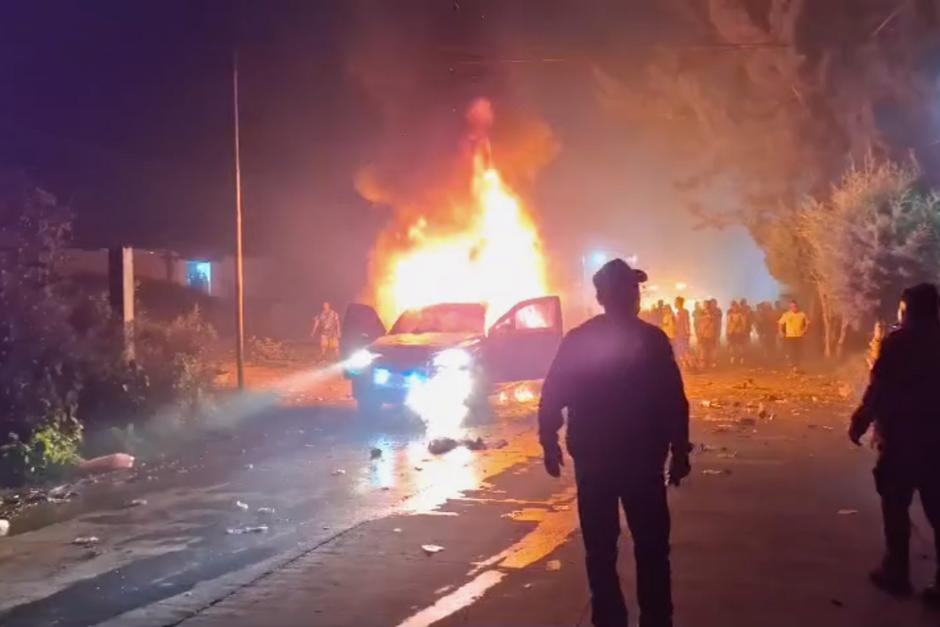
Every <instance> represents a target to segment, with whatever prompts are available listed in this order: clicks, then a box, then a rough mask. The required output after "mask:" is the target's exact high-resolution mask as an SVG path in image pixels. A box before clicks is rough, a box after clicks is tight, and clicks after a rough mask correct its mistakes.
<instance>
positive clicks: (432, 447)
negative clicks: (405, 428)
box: [428, 438, 457, 455]
mask: <svg viewBox="0 0 940 627" xmlns="http://www.w3.org/2000/svg"><path fill="white" fill-rule="evenodd" d="M455 448H457V440H455V439H453V438H434V439H433V440H431V441H430V442H428V452H429V453H431V455H443V454H444V453H447V452H449V451H452V450H454V449H455Z"/></svg>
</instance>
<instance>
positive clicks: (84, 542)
mask: <svg viewBox="0 0 940 627" xmlns="http://www.w3.org/2000/svg"><path fill="white" fill-rule="evenodd" d="M99 542H101V539H100V538H99V537H98V536H78V537H77V538H75V539H74V540H72V544H76V545H78V546H92V545H95V544H98V543H99Z"/></svg>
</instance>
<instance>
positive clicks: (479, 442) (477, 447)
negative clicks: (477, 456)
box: [460, 438, 486, 451]
mask: <svg viewBox="0 0 940 627" xmlns="http://www.w3.org/2000/svg"><path fill="white" fill-rule="evenodd" d="M460 443H461V444H463V445H464V446H465V447H466V448H468V449H469V450H471V451H485V450H486V442H484V441H483V438H477V439H476V440H471V439H470V438H466V439H464V440H461V441H460Z"/></svg>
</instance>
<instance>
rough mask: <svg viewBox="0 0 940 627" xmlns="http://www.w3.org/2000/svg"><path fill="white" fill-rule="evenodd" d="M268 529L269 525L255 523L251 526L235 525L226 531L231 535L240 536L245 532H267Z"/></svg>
mask: <svg viewBox="0 0 940 627" xmlns="http://www.w3.org/2000/svg"><path fill="white" fill-rule="evenodd" d="M267 531H268V526H267V525H253V526H250V527H234V528H231V529H226V530H225V533H227V534H229V535H230V536H240V535H242V534H243V533H267Z"/></svg>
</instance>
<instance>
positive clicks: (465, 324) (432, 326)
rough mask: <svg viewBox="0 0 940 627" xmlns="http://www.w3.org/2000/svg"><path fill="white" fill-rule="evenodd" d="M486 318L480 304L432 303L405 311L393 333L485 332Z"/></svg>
mask: <svg viewBox="0 0 940 627" xmlns="http://www.w3.org/2000/svg"><path fill="white" fill-rule="evenodd" d="M485 318H486V308H485V307H484V306H483V305H479V304H470V303H467V304H444V305H431V306H430V307H422V308H421V309H409V310H408V311H406V312H404V313H403V314H402V315H401V316H399V318H398V320H397V321H395V325H394V326H393V327H392V330H391V333H392V334H396V333H483V328H484V324H485Z"/></svg>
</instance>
